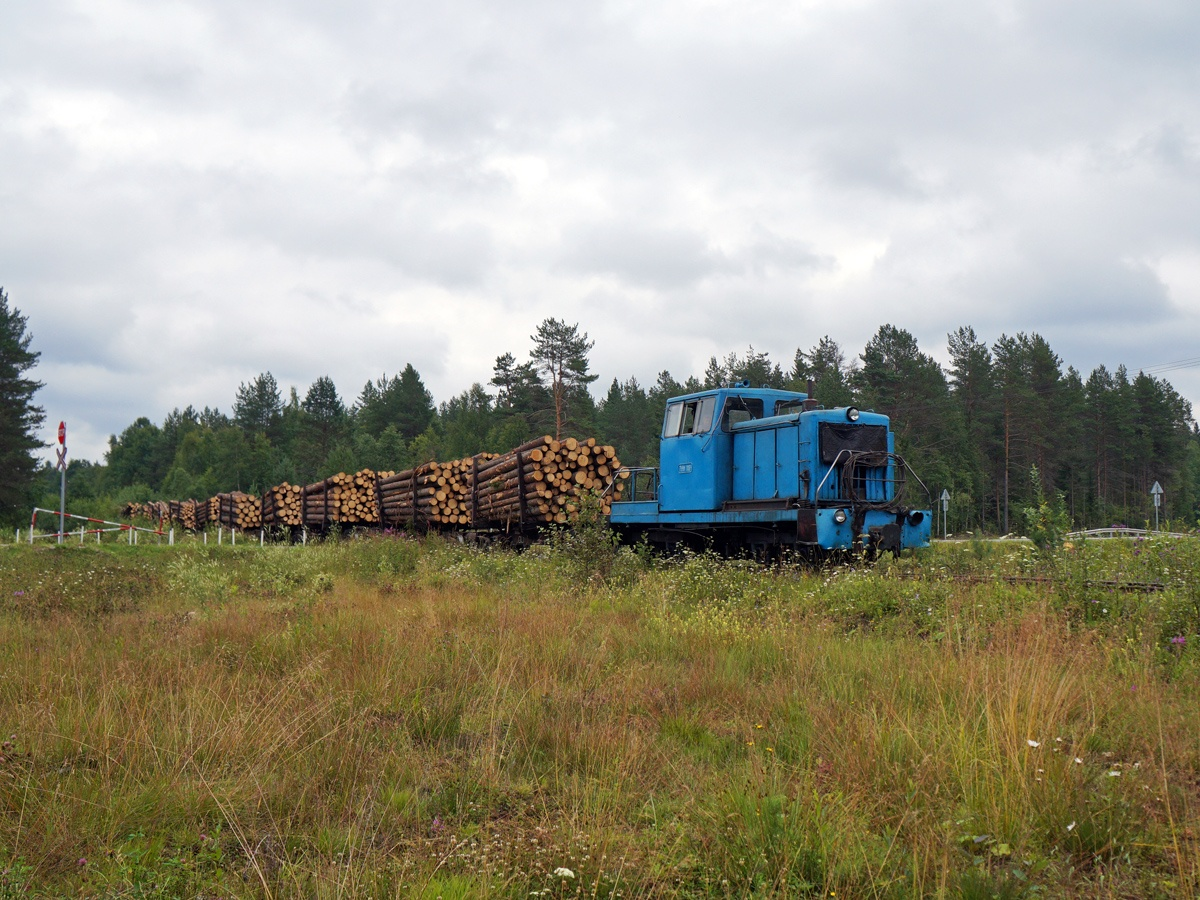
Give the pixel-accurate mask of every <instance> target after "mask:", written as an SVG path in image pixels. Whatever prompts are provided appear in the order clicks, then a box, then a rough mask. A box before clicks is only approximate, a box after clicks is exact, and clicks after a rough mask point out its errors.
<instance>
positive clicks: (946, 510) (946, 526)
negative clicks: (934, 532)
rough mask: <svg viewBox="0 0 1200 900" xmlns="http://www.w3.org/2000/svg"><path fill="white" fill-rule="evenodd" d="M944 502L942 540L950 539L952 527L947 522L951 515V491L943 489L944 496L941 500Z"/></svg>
mask: <svg viewBox="0 0 1200 900" xmlns="http://www.w3.org/2000/svg"><path fill="white" fill-rule="evenodd" d="M939 499H940V500H941V501H942V539H943V540H944V539H946V538H948V537H950V525H949V523H948V522H947V518H946V517H947V516H948V515H949V513H950V491H948V490H947V489H946V488H942V496H941V497H940V498H939Z"/></svg>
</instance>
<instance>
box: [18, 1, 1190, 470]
mask: <svg viewBox="0 0 1200 900" xmlns="http://www.w3.org/2000/svg"><path fill="white" fill-rule="evenodd" d="M0 33H2V34H3V35H4V49H3V52H0V286H3V287H4V288H5V289H6V290H7V292H8V295H9V299H10V302H11V304H12V305H14V306H16V307H18V308H20V309H21V310H22V312H23V313H25V314H26V315H27V316H28V318H29V325H30V330H31V331H32V333H33V335H34V340H35V348H36V349H39V350H40V351H41V353H42V361H41V364H40V365H39V367H38V368H37V369H36V370H35V374H36V376H37V377H38V378H40V379H41V380H42V381H44V382H45V385H46V386H45V388H44V390H43V391H42V392H41V393H40V394H39V400H40V402H41V403H42V404H43V406H44V407H45V409H46V414H47V419H48V421H47V429H46V439H47V441H49V440H51V439H52V434H51V431H52V430H51V427H50V426H51V425H57V422H58V420H59V419H66V420H67V422H68V425H69V427H70V429H71V440H70V441H69V444H70V446H71V450H72V455H73V456H74V457H77V458H78V457H86V458H92V459H100V458H101V457H102V455H103V452H104V448H105V446H106V441H107V437H108V435H109V434H111V433H114V432H120V431H121V430H122V429H123V428H124V427H125V426H127V425H128V424H129V423H130V422H131V421H133V419H134V418H136V417H137V416H139V415H146V416H149V417H150V418H151V419H153V420H155V421H161V419H162V417H163V416H164V415H165V414H166V413H167V412H168V411H170V410H171V409H172V408H173V407H176V406H185V405H187V404H189V403H191V404H194V405H195V406H197V407H203V406H205V405H209V406H218V407H220V408H221V409H222V410H224V411H226V412H228V411H229V410H230V407H231V405H232V401H233V396H234V392H235V390H236V388H237V386H238V384H239V383H241V382H244V381H249V380H250V379H251V378H252V377H254V376H255V375H256V374H258V373H260V372H263V371H267V370H269V371H271V372H272V373H273V374H274V375H275V376H276V378H277V379H278V380H279V381H280V383H281V384H282V385H283V386H284V387H285V389H286V388H287V387H288V386H293V385H294V386H296V387H297V388H298V390H299V392H300V394H301V396H303V394H304V392H305V391H306V390H307V388H308V385H309V384H311V383H312V381H314V380H315V379H316V378H317V377H318V376H321V375H326V374H327V375H330V376H332V377H333V379H334V381H335V382H336V384H337V386H338V388H339V390H340V392H341V393H342V395H343V397H344V398H345V399H346V400H347V401H351V400H353V399H354V397H355V396H357V394H358V392H359V391H360V389H361V388H362V385H363V383H364V382H366V381H367V380H368V379H369V378H373V377H378V376H379V375H381V374H383V373H384V372H387V373H389V374H394V373H396V372H398V371H399V370H400V369H401V368H403V366H404V365H405V363H407V362H411V363H413V365H415V366H416V367H417V369H418V370H419V371H420V373H421V375H422V376H423V378H424V379H425V382H426V384H427V385H428V386H429V387H430V389H431V390H432V392H433V394H434V396H435V399H436V400H438V401H439V402H440V401H443V400H445V399H447V398H449V397H450V396H452V395H453V394H456V393H458V392H460V391H462V390H464V389H466V388H467V387H468V386H469V385H470V384H471V383H472V382H473V381H480V382H484V383H486V382H487V380H488V378H489V377H490V375H491V370H492V365H493V363H494V361H495V358H496V356H498V355H499V354H501V353H504V352H509V351H511V352H513V353H514V354H516V355H517V356H518V357H524V356H525V355H526V354H527V353H528V350H529V347H530V340H529V336H530V335H531V334H532V333H533V331H534V330H535V328H536V327H537V325H538V323H539V322H540V321H541V320H542V319H544V318H545V317H547V316H556V317H560V318H564V319H566V320H567V321H568V322H572V323H574V322H578V323H579V326H580V328H581V329H582V330H584V331H587V332H588V333H589V334H590V335H591V337H592V338H593V339H594V340H595V342H596V345H595V349H594V351H593V353H592V357H591V360H592V369H593V371H595V372H597V373H598V374H599V375H600V381H599V382H598V383H597V385H596V389H597V391H598V392H602V391H603V389H604V388H605V387H606V386H607V384H608V382H609V381H611V379H612V378H613V377H614V376H615V377H619V378H621V379H625V378H627V377H629V376H631V375H632V376H636V377H637V378H638V379H639V380H640V381H642V382H643V383H652V382H653V380H654V378H655V376H656V374H657V373H658V372H659V371H660V370H662V369H669V370H670V371H671V372H672V373H673V374H675V375H676V376H677V377H679V378H681V379H682V378H683V377H684V376H686V375H688V374H692V373H695V374H700V373H701V372H702V371H703V368H704V365H705V362H706V361H707V359H708V358H709V356H711V355H713V354H717V355H724V354H725V353H727V352H729V351H731V350H737V351H739V352H744V351H745V350H746V348H747V347H748V346H750V345H753V346H754V347H755V348H756V349H757V350H760V351H767V352H769V353H770V354H771V356H772V358H773V359H776V360H779V361H781V362H783V363H785V365H786V363H788V362H790V360H791V357H792V355H793V353H794V352H795V350H796V348H797V347H804V348H808V347H810V346H812V345H813V344H815V343H816V342H817V340H818V339H819V338H820V337H821V336H822V335H825V334H828V335H830V336H832V337H833V338H834V339H835V340H836V341H838V342H839V343H840V344H841V345H842V347H843V349H845V350H846V351H847V355H855V354H857V353H859V352H860V351H861V350H862V347H863V345H864V344H865V342H866V341H867V340H868V339H869V338H870V336H871V335H872V334H873V333H874V332H875V331H876V330H877V328H878V327H879V326H880V325H881V324H884V323H891V324H895V325H897V326H899V327H901V328H906V329H908V330H909V331H911V332H912V333H913V334H915V335H916V336H917V338H918V339H919V340H920V342H921V345H922V347H923V349H925V350H926V351H928V352H930V353H932V354H933V355H934V356H936V357H937V358H939V359H942V360H944V359H945V343H946V333H947V332H948V331H950V330H952V329H955V328H957V327H959V326H961V325H973V326H974V327H975V329H976V331H977V332H978V333H979V335H980V336H981V337H982V338H984V339H985V340H987V341H989V342H991V341H994V340H995V339H996V338H997V337H999V335H1000V334H1001V333H1009V334H1012V333H1015V332H1018V331H1025V332H1030V331H1036V332H1039V333H1041V334H1042V335H1044V336H1045V337H1046V338H1047V339H1048V340H1049V341H1050V344H1051V346H1052V347H1053V348H1054V349H1055V350H1056V351H1057V352H1058V353H1059V354H1060V355H1061V356H1062V357H1063V360H1064V363H1067V364H1073V365H1075V366H1076V367H1077V368H1079V369H1081V370H1082V371H1083V372H1084V375H1085V377H1086V374H1087V372H1088V371H1090V369H1091V368H1092V367H1094V366H1096V365H1099V364H1101V363H1104V364H1106V365H1108V366H1109V367H1110V368H1111V367H1115V366H1116V365H1118V364H1120V363H1124V364H1126V365H1128V366H1129V367H1130V368H1131V369H1133V370H1137V369H1138V368H1150V367H1156V366H1162V365H1164V364H1167V363H1171V362H1174V361H1177V360H1185V359H1192V360H1195V359H1197V358H1200V102H1198V101H1200V53H1198V52H1197V49H1196V48H1197V47H1200V3H1196V2H1195V0H1137V2H1113V0H1086V2H1084V0H1012V2H992V0H975V2H970V3H963V2H962V0H890V2H874V0H828V2H826V0H810V2H804V0H801V2H792V3H775V2H757V0H739V2H691V3H687V2H677V0H636V2H635V0H621V2H587V3H571V2H564V0H512V2H496V0H486V2H485V0H479V2H476V0H449V2H441V3H436V4H430V3H415V2H409V3H400V2H394V0H362V2H357V3H348V4H332V3H328V2H324V0H322V2H318V0H292V2H284V0H253V2H249V3H247V2H245V0H154V2H134V0H88V2H86V3H85V2H82V0H81V2H63V0H37V2H32V0H30V2H25V0H13V2H7V3H3V4H0ZM1159 372H1160V373H1161V374H1162V375H1163V376H1164V377H1167V378H1168V379H1169V380H1171V381H1172V383H1173V384H1175V386H1176V387H1177V388H1178V389H1179V390H1180V391H1181V392H1182V393H1183V394H1184V395H1185V396H1186V397H1188V398H1189V399H1191V400H1192V401H1193V402H1194V403H1195V402H1196V401H1200V368H1182V369H1175V370H1169V371H1168V370H1159Z"/></svg>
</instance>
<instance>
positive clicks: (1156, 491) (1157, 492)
mask: <svg viewBox="0 0 1200 900" xmlns="http://www.w3.org/2000/svg"><path fill="white" fill-rule="evenodd" d="M1150 496H1151V497H1153V498H1154V530H1155V531H1158V508H1159V507H1160V506H1162V497H1163V489H1162V485H1161V484H1159V483H1158V482H1157V481H1156V482H1154V487H1152V488H1150Z"/></svg>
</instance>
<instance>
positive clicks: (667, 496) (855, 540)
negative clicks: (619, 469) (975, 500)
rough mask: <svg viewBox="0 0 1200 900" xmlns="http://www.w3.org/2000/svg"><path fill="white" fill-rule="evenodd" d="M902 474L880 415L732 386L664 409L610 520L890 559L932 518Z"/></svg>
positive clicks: (706, 537) (688, 535)
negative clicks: (648, 454)
mask: <svg viewBox="0 0 1200 900" xmlns="http://www.w3.org/2000/svg"><path fill="white" fill-rule="evenodd" d="M909 474H911V472H910V470H909V469H908V467H907V465H906V464H905V462H904V460H903V459H901V458H900V457H899V456H897V455H896V453H895V448H894V437H893V435H892V432H891V429H890V427H889V420H888V418H887V416H884V415H880V414H878V413H870V412H863V413H860V412H859V411H858V410H855V409H853V408H841V409H829V410H827V409H822V408H820V407H819V406H818V405H817V404H816V403H815V401H813V400H812V399H811V398H810V397H809V396H808V395H807V394H803V393H796V392H792V391H781V390H775V389H771V388H757V389H755V388H750V387H748V386H747V385H745V384H739V385H735V386H732V387H727V388H717V389H714V390H709V391H701V392H697V393H694V394H687V395H684V396H682V397H676V398H672V399H671V400H669V401H668V402H667V408H666V411H665V415H664V418H663V430H662V438H661V443H660V449H659V469H658V471H656V472H653V473H649V472H647V471H646V470H643V471H642V472H640V473H634V485H635V488H634V490H633V491H632V492H631V494H630V495H629V496H628V497H627V499H625V500H623V501H619V502H616V503H614V504H613V507H612V516H611V521H612V523H613V524H614V525H615V526H617V527H618V528H620V529H621V530H623V531H626V532H627V533H630V534H631V535H637V534H642V533H644V534H647V535H648V536H649V538H650V539H651V540H652V541H654V542H657V543H664V544H667V545H673V544H678V543H685V542H686V543H693V544H697V543H700V544H703V543H706V542H711V543H717V544H719V545H720V546H721V547H722V549H736V548H738V547H745V548H748V549H755V548H759V547H761V546H767V547H770V546H780V545H796V546H801V547H805V546H807V547H820V548H823V549H827V550H833V549H852V548H862V549H874V550H891V551H893V552H898V551H899V550H901V549H904V548H907V547H916V546H924V545H927V544H928V543H929V534H930V525H931V522H932V517H931V516H930V514H929V512H928V509H913V508H911V507H910V506H909V505H908V502H907V501H906V495H907V493H909V488H910V485H909V484H908V478H907V476H908V475H909ZM648 476H649V478H648ZM639 478H640V479H641V480H640V481H639ZM648 483H654V484H655V486H656V490H655V491H647V490H646V489H645V488H644V487H643V488H641V489H640V492H639V488H638V487H636V486H637V485H642V486H644V485H646V484H648ZM918 484H919V480H918ZM924 499H928V498H924Z"/></svg>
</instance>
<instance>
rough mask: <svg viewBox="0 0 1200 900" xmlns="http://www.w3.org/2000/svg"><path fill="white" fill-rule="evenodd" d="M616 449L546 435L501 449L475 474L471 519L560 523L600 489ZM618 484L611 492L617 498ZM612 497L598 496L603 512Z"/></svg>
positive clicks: (492, 523) (479, 522) (494, 524)
mask: <svg viewBox="0 0 1200 900" xmlns="http://www.w3.org/2000/svg"><path fill="white" fill-rule="evenodd" d="M620 466H621V464H620V461H619V460H618V459H617V453H616V451H615V450H614V449H613V448H612V447H610V446H607V445H600V444H597V443H596V440H595V438H588V439H587V440H578V439H576V438H573V437H569V438H565V439H564V440H561V441H559V440H555V439H554V438H551V437H550V436H549V435H546V436H545V437H541V438H538V439H536V440H533V441H530V442H528V443H526V444H523V445H522V446H520V447H518V448H516V449H515V450H513V451H511V452H509V453H505V454H504V455H503V456H500V457H498V458H496V459H494V460H492V461H491V462H489V463H488V464H487V465H484V466H481V467H478V468H477V471H476V474H475V496H474V509H475V517H474V521H475V524H476V525H477V526H490V527H497V526H504V527H508V526H511V525H512V524H513V523H520V522H541V523H545V524H560V525H565V524H567V523H568V522H571V521H574V519H575V516H576V515H577V514H578V512H579V508H580V506H579V502H580V498H581V497H582V496H583V495H584V494H587V493H589V492H600V491H603V490H604V489H605V488H606V487H607V486H608V484H609V482H610V481H611V480H612V476H613V475H614V474H615V473H616V471H617V470H618V469H619V468H620ZM623 485H624V482H623V481H621V480H618V481H617V482H616V484H615V485H614V488H613V493H614V494H615V495H617V496H619V494H620V491H621V489H622V488H623ZM613 499H614V497H613V496H606V497H604V498H603V499H602V500H601V506H602V509H603V512H604V514H605V515H608V514H609V512H610V511H611V504H612V500H613Z"/></svg>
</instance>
